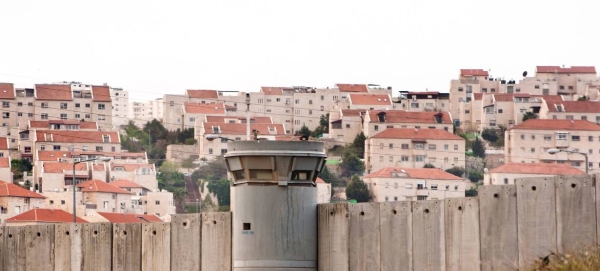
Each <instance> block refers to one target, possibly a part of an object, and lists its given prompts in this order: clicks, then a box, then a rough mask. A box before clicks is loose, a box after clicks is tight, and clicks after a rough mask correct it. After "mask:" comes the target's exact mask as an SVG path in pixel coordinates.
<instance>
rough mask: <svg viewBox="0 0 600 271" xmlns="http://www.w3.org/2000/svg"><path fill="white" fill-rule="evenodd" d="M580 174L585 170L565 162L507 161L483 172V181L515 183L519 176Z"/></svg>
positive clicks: (495, 183)
mask: <svg viewBox="0 0 600 271" xmlns="http://www.w3.org/2000/svg"><path fill="white" fill-rule="evenodd" d="M582 174H585V172H583V171H581V170H579V169H576V168H574V167H572V166H570V165H567V164H548V163H509V164H504V165H501V166H499V167H496V168H494V169H492V170H490V171H489V172H487V173H485V174H484V176H483V183H484V184H486V185H499V184H515V180H516V179H521V178H529V177H553V176H557V175H582Z"/></svg>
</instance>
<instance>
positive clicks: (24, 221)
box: [6, 208, 87, 226]
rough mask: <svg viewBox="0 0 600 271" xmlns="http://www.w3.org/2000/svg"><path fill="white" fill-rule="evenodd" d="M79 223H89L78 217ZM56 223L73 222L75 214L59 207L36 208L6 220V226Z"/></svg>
mask: <svg viewBox="0 0 600 271" xmlns="http://www.w3.org/2000/svg"><path fill="white" fill-rule="evenodd" d="M76 221H77V223H87V221H85V220H84V219H81V218H80V217H76ZM55 223H73V214H71V213H68V212H65V211H63V210H58V209H42V208H35V209H32V210H29V211H27V212H24V213H22V214H19V215H16V216H13V217H11V218H9V219H7V220H6V226H28V225H46V224H55Z"/></svg>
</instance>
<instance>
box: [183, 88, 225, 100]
mask: <svg viewBox="0 0 600 271" xmlns="http://www.w3.org/2000/svg"><path fill="white" fill-rule="evenodd" d="M187 95H188V96H189V97H190V98H194V99H218V98H219V93H217V91H216V90H206V89H202V90H195V89H188V90H187Z"/></svg>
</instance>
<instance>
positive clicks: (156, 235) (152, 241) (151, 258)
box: [142, 223, 171, 271]
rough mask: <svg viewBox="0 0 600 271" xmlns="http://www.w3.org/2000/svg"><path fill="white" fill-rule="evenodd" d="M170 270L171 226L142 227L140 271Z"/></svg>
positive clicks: (162, 224) (159, 224)
mask: <svg viewBox="0 0 600 271" xmlns="http://www.w3.org/2000/svg"><path fill="white" fill-rule="evenodd" d="M170 268H171V224H170V223H144V224H143V225H142V270H144V271H162V270H169V269H170Z"/></svg>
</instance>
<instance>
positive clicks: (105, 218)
mask: <svg viewBox="0 0 600 271" xmlns="http://www.w3.org/2000/svg"><path fill="white" fill-rule="evenodd" d="M84 218H85V219H86V220H87V221H88V222H91V223H102V222H104V223H106V222H108V223H161V222H163V220H162V219H160V218H159V217H158V216H156V215H144V214H124V213H110V212H96V211H91V210H90V211H88V212H87V213H86V214H85V216H84Z"/></svg>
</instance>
